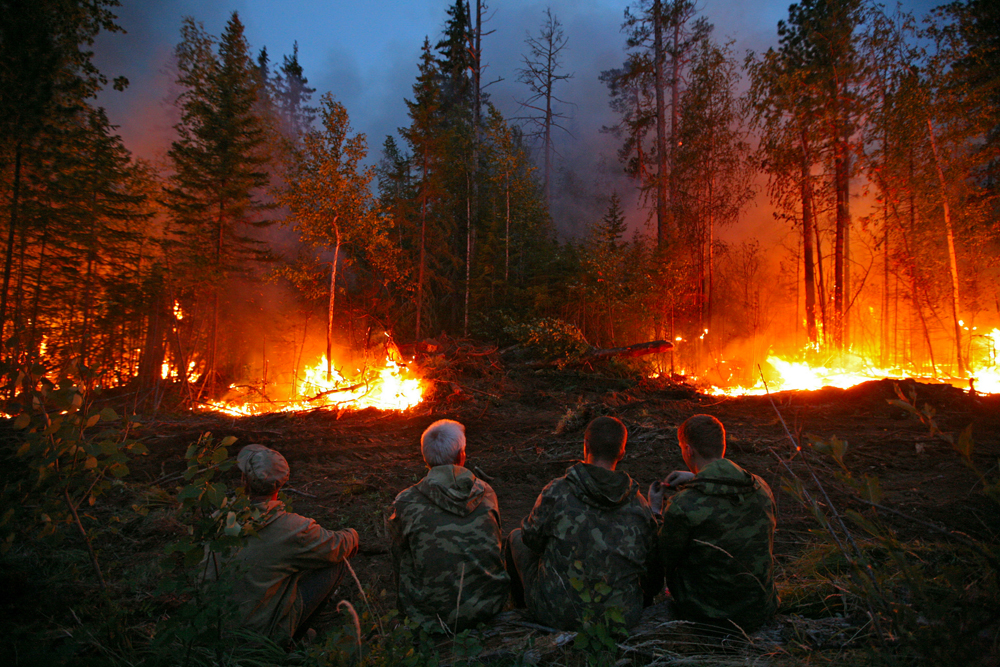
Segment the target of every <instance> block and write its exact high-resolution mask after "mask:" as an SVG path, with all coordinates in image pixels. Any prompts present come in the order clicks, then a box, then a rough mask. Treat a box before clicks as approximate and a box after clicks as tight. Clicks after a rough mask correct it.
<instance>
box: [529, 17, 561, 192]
mask: <svg viewBox="0 0 1000 667" xmlns="http://www.w3.org/2000/svg"><path fill="white" fill-rule="evenodd" d="M524 43H525V44H526V45H527V46H528V53H527V55H525V56H524V67H523V68H521V69H519V70H518V73H517V80H518V81H520V82H521V83H524V84H527V86H528V89H529V91H531V94H530V95H529V96H528V97H527V98H526V99H524V100H522V101H521V106H522V107H523V108H525V109H528V110H530V111H531V112H534V113H533V114H531V115H528V116H523V117H521V118H519V119H518V120H523V121H526V122H527V123H528V124H529V125H530V126H531V127H532V128H533V129H532V130H531V131H530V132H528V133H527V135H528V136H530V137H533V138H535V139H538V140H540V141H541V144H542V193H543V194H542V196H543V197H544V199H545V203H546V204H551V199H552V168H553V163H554V161H555V154H556V150H555V140H554V139H553V137H552V132H553V130H554V129H559V130H562V131H563V132H566V133H567V134H569V130H567V129H566V128H565V127H563V126H562V125H561V124H560V123H561V121H562V120H564V119H566V118H567V116H566V114H565V113H563V112H561V111H559V110H558V108H557V107H556V105H557V104H567V102H566V101H565V100H562V99H560V98H559V97H558V96H557V95H556V94H555V87H556V85H557V84H558V83H559V82H560V81H567V80H569V79H571V78H573V74H572V73H563V72H562V69H561V68H562V62H561V60H560V54H561V53H562V52H563V50H564V49H565V48H566V44H567V43H568V40H567V39H566V36H565V34H564V33H563V29H562V24H561V23H560V22H559V19H558V17H556V16H555V15H554V14H553V13H552V10H551V9H546V10H545V20H544V21H543V22H542V26H541V28H540V30H539V33H538V36H537V37H532V36H531V35H530V34H529V35H528V37H527V38H526V39H525V40H524Z"/></svg>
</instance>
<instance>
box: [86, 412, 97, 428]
mask: <svg viewBox="0 0 1000 667" xmlns="http://www.w3.org/2000/svg"><path fill="white" fill-rule="evenodd" d="M99 421H101V415H99V414H97V415H90V416H89V417H87V424H86V425H85V426H84V428H90V427H91V426H93V425H94V424H96V423H97V422H99Z"/></svg>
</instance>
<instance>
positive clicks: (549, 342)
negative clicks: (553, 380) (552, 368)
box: [505, 317, 591, 363]
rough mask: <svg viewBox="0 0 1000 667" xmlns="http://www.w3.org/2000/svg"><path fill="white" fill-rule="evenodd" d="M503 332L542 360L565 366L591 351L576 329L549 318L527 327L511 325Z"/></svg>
mask: <svg viewBox="0 0 1000 667" xmlns="http://www.w3.org/2000/svg"><path fill="white" fill-rule="evenodd" d="M505 330H506V331H507V333H508V335H509V336H510V337H511V338H512V339H513V340H515V341H517V342H518V343H519V344H520V345H522V346H524V347H525V348H528V349H529V350H531V351H532V352H533V353H534V354H535V355H536V356H538V357H541V358H543V359H551V360H562V361H564V362H567V363H568V362H572V361H576V360H577V359H579V358H580V357H582V356H583V355H584V354H586V353H587V352H589V351H590V349H591V345H590V343H588V342H587V339H586V338H584V336H583V333H582V332H581V331H580V330H579V329H578V328H576V327H575V326H573V325H572V324H569V323H568V322H564V321H562V320H557V319H555V318H551V317H543V318H540V319H537V320H533V321H531V322H527V323H516V322H512V323H511V324H509V325H508V326H507V327H506V328H505Z"/></svg>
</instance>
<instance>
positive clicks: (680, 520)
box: [659, 459, 778, 630]
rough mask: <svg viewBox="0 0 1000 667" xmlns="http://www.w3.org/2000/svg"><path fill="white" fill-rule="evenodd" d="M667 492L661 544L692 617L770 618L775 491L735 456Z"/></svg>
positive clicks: (675, 589) (751, 624) (673, 587)
mask: <svg viewBox="0 0 1000 667" xmlns="http://www.w3.org/2000/svg"><path fill="white" fill-rule="evenodd" d="M680 488H681V489H682V490H681V491H680V492H678V493H676V494H674V496H673V497H671V498H669V499H668V500H667V505H666V508H665V509H664V511H663V525H662V527H661V529H660V538H659V544H660V546H659V549H660V555H661V558H662V559H663V568H664V572H665V574H666V577H667V587H668V588H669V589H670V593H671V595H672V596H673V598H674V601H675V603H676V604H677V608H678V611H679V612H680V614H681V615H682V616H684V617H685V618H690V619H692V620H712V621H725V620H731V621H733V622H734V623H736V624H737V625H739V626H740V627H741V628H743V629H744V630H747V629H754V628H756V627H758V626H759V625H761V624H762V623H764V622H767V621H768V620H769V619H770V618H771V616H772V615H773V614H774V611H775V608H776V607H777V601H778V596H777V593H776V592H775V589H774V555H773V545H774V524H775V519H774V511H775V510H774V497H773V496H772V495H771V489H770V487H768V485H767V482H765V481H764V480H762V479H761V478H760V477H758V476H757V475H752V474H750V473H748V472H747V471H745V470H743V469H742V468H740V467H739V466H738V465H736V464H735V463H733V462H731V461H728V460H726V459H719V460H717V461H713V462H712V463H710V464H708V465H707V466H705V467H704V468H703V469H702V470H700V471H699V472H698V474H697V475H695V477H694V479H693V480H691V481H690V482H688V483H687V484H685V485H683V486H681V487H680Z"/></svg>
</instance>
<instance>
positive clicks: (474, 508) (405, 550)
mask: <svg viewBox="0 0 1000 667" xmlns="http://www.w3.org/2000/svg"><path fill="white" fill-rule="evenodd" d="M420 451H421V453H422V454H423V457H424V461H425V462H426V463H427V467H428V468H430V470H429V471H428V473H427V475H426V476H425V477H424V478H423V479H422V480H420V482H418V483H417V484H414V485H413V486H411V487H409V488H408V489H405V490H403V491H402V492H400V493H399V495H397V496H396V499H395V501H393V503H392V516H390V517H389V518H388V520H387V521H386V527H387V528H388V530H389V537H390V539H391V555H392V567H393V572H394V574H395V577H396V606H397V607H398V608H399V611H400V613H402V614H403V615H405V616H408V617H409V618H410V620H412V621H415V622H417V623H419V624H420V625H421V626H422V627H423V628H424V629H425V630H427V631H428V632H459V631H461V630H463V629H466V628H472V627H475V626H476V625H478V624H479V623H484V622H486V621H489V620H490V619H491V618H493V616H494V615H496V614H497V613H498V612H500V611H501V610H502V609H503V606H504V604H505V603H506V602H507V598H508V595H509V589H510V579H509V577H508V576H507V572H506V570H505V569H504V564H503V558H502V556H501V553H500V539H501V532H500V510H499V507H498V505H497V495H496V493H494V492H493V489H492V487H490V485H489V484H487V483H486V482H485V481H483V480H482V479H479V478H478V477H476V476H475V475H474V474H472V471H470V470H468V469H467V468H465V467H464V466H465V427H464V426H463V425H462V424H460V423H458V422H456V421H451V420H449V419H441V420H439V421H436V422H434V423H433V424H431V425H430V426H428V427H427V430H425V431H424V433H423V435H422V436H421V438H420Z"/></svg>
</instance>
